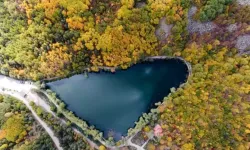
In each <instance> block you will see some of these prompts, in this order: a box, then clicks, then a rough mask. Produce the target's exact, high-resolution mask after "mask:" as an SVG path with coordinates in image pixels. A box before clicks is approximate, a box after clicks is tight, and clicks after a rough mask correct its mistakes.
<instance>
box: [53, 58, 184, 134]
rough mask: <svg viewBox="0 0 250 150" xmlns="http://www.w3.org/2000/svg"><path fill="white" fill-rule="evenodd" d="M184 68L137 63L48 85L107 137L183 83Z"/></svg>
mask: <svg viewBox="0 0 250 150" xmlns="http://www.w3.org/2000/svg"><path fill="white" fill-rule="evenodd" d="M187 75H188V69H187V66H186V65H185V64H184V63H183V62H182V61H180V60H174V59H171V60H157V61H154V62H153V63H149V62H147V63H141V64H137V65H134V66H132V67H131V68H129V69H127V70H120V71H117V72H116V73H114V74H112V73H108V72H100V73H89V77H88V78H86V77H85V76H84V75H75V76H72V77H70V78H67V79H62V80H58V81H55V82H51V83H48V85H49V87H50V88H51V89H52V90H53V91H55V92H56V93H57V94H58V95H59V96H60V98H61V99H62V100H63V101H64V102H65V103H66V104H67V108H68V109H69V110H71V111H73V112H74V113H75V114H76V115H77V116H78V117H80V118H82V119H83V120H85V121H87V122H88V123H89V124H90V125H94V126H95V127H96V128H97V129H99V130H100V131H103V132H104V136H107V134H108V132H109V131H110V130H112V131H113V132H114V133H115V138H116V139H119V137H121V136H122V135H126V133H127V130H128V128H130V127H133V126H134V122H135V121H138V118H139V117H140V116H141V115H142V113H145V112H149V110H150V109H151V108H152V107H154V104H155V103H156V102H159V101H161V100H163V98H164V97H165V96H167V95H168V94H169V92H170V88H172V87H179V85H180V84H181V83H184V82H185V81H186V77H187Z"/></svg>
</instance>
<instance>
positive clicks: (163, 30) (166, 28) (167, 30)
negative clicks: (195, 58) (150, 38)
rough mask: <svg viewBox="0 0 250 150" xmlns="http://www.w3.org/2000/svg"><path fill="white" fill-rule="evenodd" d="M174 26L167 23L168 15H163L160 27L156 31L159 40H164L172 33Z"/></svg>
mask: <svg viewBox="0 0 250 150" xmlns="http://www.w3.org/2000/svg"><path fill="white" fill-rule="evenodd" d="M172 27H173V25H172V24H167V23H166V17H163V18H162V19H161V20H160V24H159V28H157V29H156V31H155V35H156V36H157V38H158V39H159V40H164V39H166V38H167V37H168V36H169V35H170V34H171V29H172Z"/></svg>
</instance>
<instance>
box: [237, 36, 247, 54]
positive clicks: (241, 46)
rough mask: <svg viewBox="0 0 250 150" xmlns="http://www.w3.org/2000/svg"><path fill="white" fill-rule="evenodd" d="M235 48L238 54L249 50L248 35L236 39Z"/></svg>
mask: <svg viewBox="0 0 250 150" xmlns="http://www.w3.org/2000/svg"><path fill="white" fill-rule="evenodd" d="M235 47H236V48H237V49H238V50H239V52H240V53H243V52H244V51H246V50H247V49H248V48H250V35H242V36H239V37H238V38H237V43H236V45H235Z"/></svg>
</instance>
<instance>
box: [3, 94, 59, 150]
mask: <svg viewBox="0 0 250 150" xmlns="http://www.w3.org/2000/svg"><path fill="white" fill-rule="evenodd" d="M8 149H16V150H30V149H41V150H56V148H55V147H54V143H53V142H52V140H51V139H50V137H49V135H48V134H47V133H46V132H45V131H44V129H43V128H42V126H41V125H40V124H39V123H38V122H36V120H35V119H34V118H33V116H32V114H31V112H30V111H29V110H28V108H27V107H26V106H25V105H24V104H23V103H21V102H20V101H19V100H17V99H15V98H13V97H10V96H5V95H0V150H8Z"/></svg>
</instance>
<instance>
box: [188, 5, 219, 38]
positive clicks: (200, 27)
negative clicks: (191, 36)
mask: <svg viewBox="0 0 250 150" xmlns="http://www.w3.org/2000/svg"><path fill="white" fill-rule="evenodd" d="M196 11H197V7H195V6H192V7H191V8H190V10H189V12H188V31H189V33H195V32H198V33H200V34H203V33H206V32H212V31H213V30H214V29H215V28H216V27H217V26H216V24H214V23H213V22H204V23H202V22H197V21H195V20H193V18H192V17H193V15H194V14H195V12H196Z"/></svg>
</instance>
